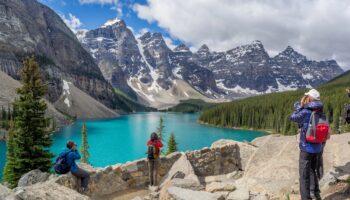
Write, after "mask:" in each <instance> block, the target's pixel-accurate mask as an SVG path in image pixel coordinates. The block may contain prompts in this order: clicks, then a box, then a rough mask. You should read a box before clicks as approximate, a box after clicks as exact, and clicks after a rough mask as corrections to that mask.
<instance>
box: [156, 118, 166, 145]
mask: <svg viewBox="0 0 350 200" xmlns="http://www.w3.org/2000/svg"><path fill="white" fill-rule="evenodd" d="M164 128H165V126H164V120H163V117H160V118H159V126H158V128H157V134H158V137H159V139H160V141H163V134H164Z"/></svg>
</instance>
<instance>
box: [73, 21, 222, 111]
mask: <svg viewBox="0 0 350 200" xmlns="http://www.w3.org/2000/svg"><path fill="white" fill-rule="evenodd" d="M78 38H79V39H80V40H81V42H82V44H83V45H84V46H85V48H86V49H87V50H89V51H90V53H91V55H92V56H93V58H95V60H96V62H97V63H98V66H99V67H100V69H101V71H102V73H103V75H104V77H105V78H106V80H108V81H109V82H110V83H111V84H112V86H113V87H116V88H118V89H119V90H122V91H123V92H125V93H127V94H129V95H130V96H131V97H133V98H134V99H138V100H139V101H140V102H143V103H145V104H146V105H151V106H155V107H160V106H166V105H167V104H173V103H174V102H175V103H176V102H178V101H179V100H180V99H183V97H185V98H190V97H189V95H188V94H186V91H188V90H193V89H191V88H193V87H194V88H195V90H197V91H198V92H196V93H202V94H207V95H206V96H210V97H212V96H213V95H210V94H215V93H217V92H218V89H217V87H216V84H215V80H214V77H213V75H212V73H211V72H210V71H209V70H207V69H205V68H202V67H200V66H198V65H196V64H195V63H194V62H189V61H188V60H187V59H181V57H182V54H183V53H186V52H184V51H183V50H182V49H178V50H177V51H172V50H170V49H169V48H168V46H167V45H166V43H165V41H164V39H163V37H162V35H161V34H159V33H149V32H148V33H145V34H144V35H142V36H141V37H139V38H135V36H134V35H133V33H132V31H131V30H130V29H129V28H128V27H127V26H126V24H125V22H124V21H122V20H115V21H113V22H112V23H111V22H108V24H106V25H103V26H102V27H100V28H98V29H95V30H91V31H88V32H79V33H78ZM179 77H181V78H179ZM176 80H183V81H184V82H185V84H183V85H186V86H185V89H183V90H181V91H179V90H178V89H179V88H178V87H176ZM174 90H177V91H176V92H173V91H174ZM155 96H158V97H157V98H155ZM163 96H166V97H163ZM187 96H188V97H187ZM196 96H197V97H199V98H203V99H206V98H205V96H203V95H196ZM168 99H173V100H172V102H169V103H166V101H168ZM164 103H166V104H164Z"/></svg>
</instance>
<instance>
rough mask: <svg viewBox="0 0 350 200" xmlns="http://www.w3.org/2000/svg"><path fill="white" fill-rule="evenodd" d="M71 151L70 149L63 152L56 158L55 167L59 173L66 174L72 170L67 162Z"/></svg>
mask: <svg viewBox="0 0 350 200" xmlns="http://www.w3.org/2000/svg"><path fill="white" fill-rule="evenodd" d="M69 153H70V151H68V152H66V153H64V154H62V155H61V156H58V158H57V159H56V162H55V164H54V166H53V169H54V170H55V172H56V173H57V174H66V173H68V172H69V171H70V166H69V165H68V163H67V155H68V154H69Z"/></svg>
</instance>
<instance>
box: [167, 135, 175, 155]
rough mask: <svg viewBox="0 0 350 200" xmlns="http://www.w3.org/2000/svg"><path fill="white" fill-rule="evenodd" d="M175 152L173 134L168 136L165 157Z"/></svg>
mask: <svg viewBox="0 0 350 200" xmlns="http://www.w3.org/2000/svg"><path fill="white" fill-rule="evenodd" d="M176 151H177V143H176V140H175V135H174V133H171V134H170V137H169V140H168V150H167V152H166V155H169V154H171V153H174V152H176Z"/></svg>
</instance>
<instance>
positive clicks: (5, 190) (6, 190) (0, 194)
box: [0, 184, 12, 199]
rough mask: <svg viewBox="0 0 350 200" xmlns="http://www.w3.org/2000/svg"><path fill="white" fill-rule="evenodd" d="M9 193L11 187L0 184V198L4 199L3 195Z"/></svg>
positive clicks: (5, 195)
mask: <svg viewBox="0 0 350 200" xmlns="http://www.w3.org/2000/svg"><path fill="white" fill-rule="evenodd" d="M11 193H12V190H11V189H9V188H7V187H6V186H4V185H2V184H0V199H5V197H7V196H9V195H10V194H11Z"/></svg>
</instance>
